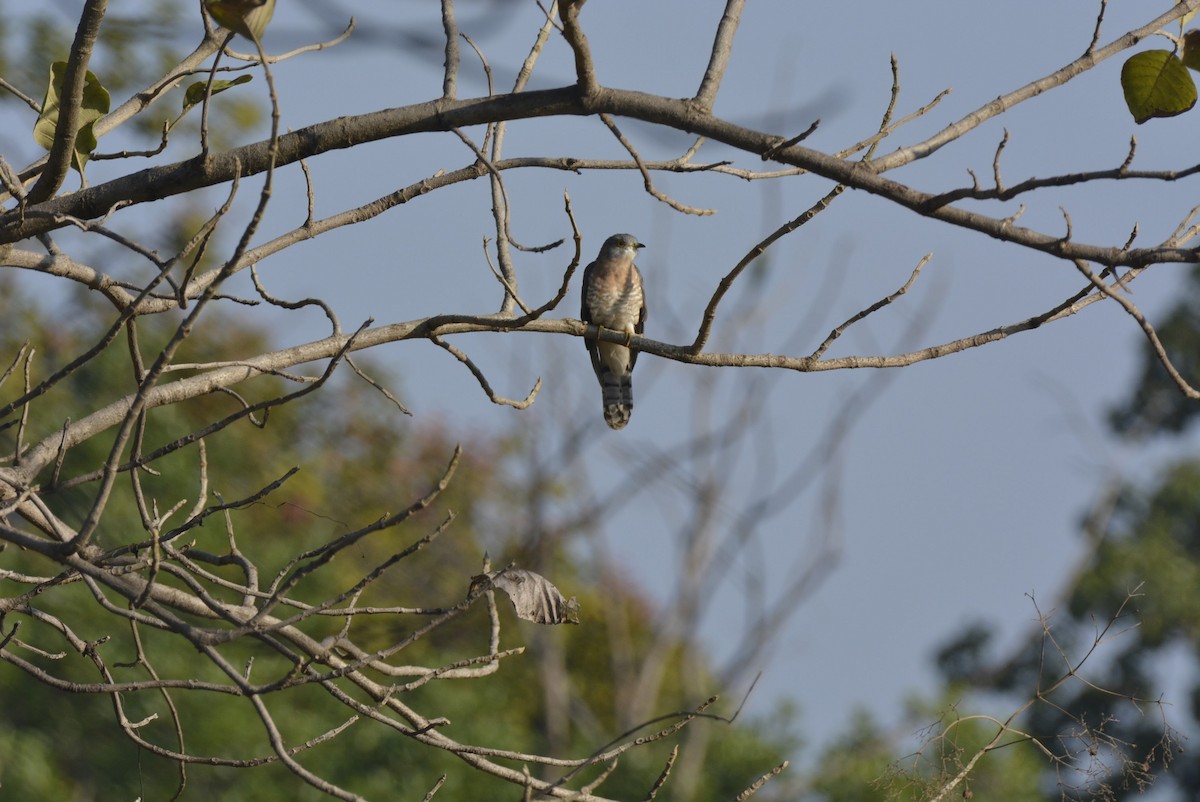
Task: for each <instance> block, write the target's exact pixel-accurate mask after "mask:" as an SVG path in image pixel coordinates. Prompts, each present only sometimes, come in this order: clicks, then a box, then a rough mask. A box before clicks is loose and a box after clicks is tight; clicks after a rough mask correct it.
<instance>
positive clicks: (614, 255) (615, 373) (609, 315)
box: [579, 234, 646, 429]
mask: <svg viewBox="0 0 1200 802" xmlns="http://www.w3.org/2000/svg"><path fill="white" fill-rule="evenodd" d="M644 247H646V246H644V245H642V243H640V242H638V241H637V237H635V236H633V235H632V234H613V235H612V236H611V237H609V238H608V239H606V240H605V241H604V245H603V246H602V247H601V248H600V255H599V256H597V257H596V261H594V262H592V263H591V264H590V265H588V266H587V268H586V269H585V270H584V271H583V304H582V309H581V311H580V313H579V317H580V319H581V320H583V322H584V323H593V324H595V325H596V326H597V327H598V328H599V329H610V330H612V331H623V332H625V344H624V345H619V344H617V343H610V342H602V341H601V340H600V339H599V337H597V338H596V339H595V340H589V339H588V338H586V337H585V338H584V345H586V346H587V349H588V353H589V354H591V357H592V369H593V370H595V371H596V379H597V380H599V382H600V392H601V400H602V403H603V405H604V422H605V423H607V424H608V425H609V426H610V427H612V428H613V429H621V428H624V426H625V424H627V423H629V416H630V414H632V412H633V384H632V383H631V381H630V377H631V376H632V375H633V363H634V362H636V361H637V351H634V350H633V349H631V348H630V347H629V341H630V340H631V339H632V338H633V335H634V334H641V333H642V328H643V325H644V324H645V322H646V300H645V297H644V296H643V294H642V274H641V273H639V272H638V269H637V265H635V264H634V263H633V260H634V258H635V257H636V256H637V252H638V248H644ZM598 333H599V332H597V334H598Z"/></svg>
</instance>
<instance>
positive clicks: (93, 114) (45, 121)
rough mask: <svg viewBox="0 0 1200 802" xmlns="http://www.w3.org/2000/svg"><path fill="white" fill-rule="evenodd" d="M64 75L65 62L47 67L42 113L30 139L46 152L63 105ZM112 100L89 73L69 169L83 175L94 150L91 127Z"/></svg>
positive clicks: (106, 109) (85, 82) (51, 143)
mask: <svg viewBox="0 0 1200 802" xmlns="http://www.w3.org/2000/svg"><path fill="white" fill-rule="evenodd" d="M66 74H67V62H65V61H56V62H54V63H53V64H51V65H50V84H49V85H48V86H47V87H46V97H45V99H44V100H43V101H42V113H41V114H40V115H39V116H38V119H37V122H36V123H34V126H33V138H34V140H35V141H36V142H37V143H38V144H39V145H41V146H42V147H43V148H45V149H46V150H50V149H51V148H52V147H53V146H54V130H55V128H56V127H57V126H58V111H59V106H60V104H61V102H62V100H61V98H62V90H63V80H64V78H65V76H66ZM110 101H111V99H110V98H109V95H108V90H107V89H105V88H104V87H103V86H102V85H101V84H100V79H99V78H97V77H96V75H95V73H93V72H92V71H91V70H88V71H87V75H86V76H84V82H83V101H82V103H81V104H80V110H79V130H78V131H77V132H76V134H75V154H74V157H73V158H72V159H71V166H72V167H74V168H75V169H76V170H78V171H79V172H80V173H82V172H83V166H84V165H85V164H87V160H88V158H89V157H90V156H91V153H92V151H94V150H95V149H96V144H97V142H96V134H95V133H94V132H93V130H92V126H93V125H94V124H95V122H96V120H99V119H100V118H101V117H103V116H104V115H105V114H108V107H109V103H110Z"/></svg>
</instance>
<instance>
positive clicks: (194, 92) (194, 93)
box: [183, 75, 254, 111]
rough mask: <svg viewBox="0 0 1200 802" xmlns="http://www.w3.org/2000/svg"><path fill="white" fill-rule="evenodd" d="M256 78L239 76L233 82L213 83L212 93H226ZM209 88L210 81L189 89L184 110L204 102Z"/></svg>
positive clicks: (184, 97)
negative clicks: (231, 88)
mask: <svg viewBox="0 0 1200 802" xmlns="http://www.w3.org/2000/svg"><path fill="white" fill-rule="evenodd" d="M253 78H254V76H253V75H239V76H238V77H237V78H234V79H233V80H232V81H213V83H212V93H213V94H214V95H215V94H217V93H218V92H224V91H225V90H226V89H228V88H229V87H231V86H237V85H239V84H244V83H248V82H250V81H251V80H252V79H253ZM207 86H208V81H197V82H196V83H194V84H192V85H191V86H189V87H188V88H187V91H185V92H184V93H183V110H184V111H187V110H188V109H190V108H191V107H192V106H195V105H197V104H199V103H203V102H204V91H205V88H206V87H207Z"/></svg>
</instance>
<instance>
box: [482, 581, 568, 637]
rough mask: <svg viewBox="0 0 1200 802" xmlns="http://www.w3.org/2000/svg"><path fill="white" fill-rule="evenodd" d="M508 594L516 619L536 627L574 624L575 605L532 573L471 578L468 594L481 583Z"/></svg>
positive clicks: (551, 584)
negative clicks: (537, 625)
mask: <svg viewBox="0 0 1200 802" xmlns="http://www.w3.org/2000/svg"><path fill="white" fill-rule="evenodd" d="M489 581H490V582H491V583H492V585H493V587H497V588H500V589H501V590H503V591H504V592H505V593H507V594H508V598H509V599H511V600H512V603H513V607H515V608H516V610H517V617H518V618H523V619H525V620H526V621H533V622H535V623H538V624H578V623H579V602H578V600H576V598H575V597H574V596H572V597H571V598H569V599H568V598H565V597H564V596H563V595H562V592H561V591H559V589H558V588H556V587H554V583H552V582H551V581H550V580H549V579H546V577H544V576H542V575H541V574H535V573H534V572H533V571H526V570H524V569H521V568H509V569H507V570H504V571H491V572H489V573H486V574H479V575H478V576H473V577H471V591H474V590H475V589H476V588H477V587H479V586H480V585H482V584H484V583H485V582H489Z"/></svg>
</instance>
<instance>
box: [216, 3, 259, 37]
mask: <svg viewBox="0 0 1200 802" xmlns="http://www.w3.org/2000/svg"><path fill="white" fill-rule="evenodd" d="M204 7H205V8H206V9H208V13H209V14H211V15H212V18H213V19H215V20H216V21H217V24H218V25H220V26H221V27H223V28H228V29H229V30H231V31H234V32H235V33H240V34H241V35H242V36H245V37H246V38H247V39H250V40H252V41H258V40H259V39H261V38H262V35H263V31H265V30H266V29H267V23H268V22H270V21H271V16H272V15H273V14H274V13H275V0H204Z"/></svg>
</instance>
